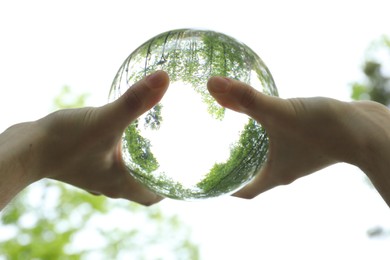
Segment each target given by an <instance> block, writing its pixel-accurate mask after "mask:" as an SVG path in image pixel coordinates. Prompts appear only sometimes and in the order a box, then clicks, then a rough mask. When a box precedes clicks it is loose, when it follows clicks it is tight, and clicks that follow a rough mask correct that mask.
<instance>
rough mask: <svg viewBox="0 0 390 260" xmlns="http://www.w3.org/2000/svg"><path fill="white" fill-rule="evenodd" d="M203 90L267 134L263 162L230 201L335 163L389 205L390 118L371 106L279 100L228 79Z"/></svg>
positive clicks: (386, 112) (324, 100)
mask: <svg viewBox="0 0 390 260" xmlns="http://www.w3.org/2000/svg"><path fill="white" fill-rule="evenodd" d="M208 88H209V91H210V92H211V94H212V95H213V96H214V98H216V100H217V101H218V102H219V103H220V104H221V105H222V106H225V107H227V108H230V109H233V110H235V111H238V112H242V113H246V114H248V115H249V116H251V117H252V118H254V119H255V120H257V121H258V122H260V123H261V124H262V125H263V126H264V127H265V129H266V131H267V133H268V135H269V138H270V148H269V154H268V160H267V162H266V164H265V166H264V167H263V169H262V170H261V172H260V174H259V175H258V176H257V177H256V178H255V180H254V181H253V182H252V183H250V184H249V185H247V186H246V187H244V188H243V189H242V190H240V191H238V192H237V193H236V194H235V196H238V197H243V198H253V197H255V196H257V195H258V194H260V193H262V192H264V191H266V190H268V189H271V188H273V187H275V186H278V185H282V184H289V183H291V182H293V181H294V180H296V179H298V178H300V177H303V176H305V175H308V174H311V173H313V172H315V171H317V170H319V169H322V168H324V167H327V166H329V165H332V164H334V163H337V162H347V163H350V164H353V165H356V166H358V167H359V168H360V169H362V170H363V171H364V172H365V173H366V174H367V176H368V177H369V178H370V180H371V181H372V182H373V184H374V186H375V187H376V188H377V189H378V191H379V192H380V194H381V195H382V197H383V198H384V200H385V201H386V202H387V204H388V205H390V173H389V169H390V112H389V110H388V109H387V108H386V107H384V106H382V105H380V104H378V103H375V102H341V101H338V100H334V99H329V98H320V97H318V98H295V99H281V98H277V97H270V96H267V95H264V94H262V93H260V92H258V91H256V90H255V89H253V88H252V87H250V86H248V85H246V84H244V83H241V82H238V81H235V80H231V79H225V78H220V77H215V78H212V79H211V80H210V81H209V83H208Z"/></svg>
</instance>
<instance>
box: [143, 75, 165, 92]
mask: <svg viewBox="0 0 390 260" xmlns="http://www.w3.org/2000/svg"><path fill="white" fill-rule="evenodd" d="M145 80H146V82H147V85H148V87H149V88H151V89H160V88H164V87H167V86H168V84H169V76H168V74H167V73H166V72H165V71H162V70H158V71H156V72H154V73H152V74H150V75H149V76H147V77H146V79H145Z"/></svg>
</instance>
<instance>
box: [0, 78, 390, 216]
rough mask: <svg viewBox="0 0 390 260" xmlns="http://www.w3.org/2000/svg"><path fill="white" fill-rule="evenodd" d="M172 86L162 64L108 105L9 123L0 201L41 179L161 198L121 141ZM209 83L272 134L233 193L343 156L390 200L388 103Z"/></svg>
mask: <svg viewBox="0 0 390 260" xmlns="http://www.w3.org/2000/svg"><path fill="white" fill-rule="evenodd" d="M168 85H169V78H168V75H167V74H166V73H165V72H162V71H158V72H156V73H155V74H152V75H150V76H148V77H146V78H145V79H143V80H141V81H140V82H138V83H136V84H135V85H133V86H132V87H131V88H130V89H129V90H128V91H126V93H124V94H123V95H122V96H121V97H120V98H119V99H118V100H116V101H114V102H112V103H110V104H107V105H105V106H102V107H98V108H92V107H88V108H82V109H68V110H60V111H57V112H54V113H52V114H49V115H48V116H46V117H44V118H42V119H39V120H37V121H33V122H26V123H21V124H17V125H14V126H12V127H10V128H8V129H7V130H5V131H4V132H3V133H2V134H0V209H2V208H3V207H4V206H5V205H7V203H8V202H9V201H10V200H11V199H12V198H13V197H14V196H15V195H16V194H17V193H19V192H20V191H21V190H22V189H24V188H25V187H27V186H28V185H30V184H31V183H33V182H36V181H38V180H40V179H43V178H51V179H55V180H58V181H62V182H65V183H69V184H71V185H73V186H76V187H79V188H82V189H84V190H86V191H89V192H91V193H93V194H102V195H105V196H108V197H111V198H124V199H127V200H131V201H135V202H138V203H140V204H143V205H152V204H154V203H156V202H158V201H160V200H161V199H162V198H161V197H159V196H158V195H156V194H154V193H152V192H151V191H149V190H148V189H146V188H145V187H143V186H142V185H140V184H139V183H138V182H137V181H135V180H134V179H133V178H132V177H131V175H130V174H128V170H127V169H126V167H125V165H124V163H123V161H122V158H121V152H120V147H121V145H120V140H121V136H122V133H123V131H124V130H125V128H126V127H127V126H128V125H129V124H130V123H131V122H133V121H134V120H135V119H136V118H138V117H139V116H140V115H141V114H142V113H144V112H146V111H147V110H149V109H150V108H152V107H153V106H154V105H155V104H157V103H158V102H159V101H160V100H161V98H162V97H163V95H164V93H165V92H166V90H167V88H168ZM208 89H209V91H210V93H211V95H212V96H213V97H214V98H215V99H216V100H217V102H219V103H220V104H221V105H222V106H224V107H226V108H228V109H232V110H235V111H237V112H241V113H245V114H247V115H249V116H251V117H252V118H254V119H255V120H256V121H258V122H259V123H260V124H262V125H263V126H264V128H265V129H266V131H267V134H268V136H269V139H270V147H269V154H268V158H267V161H266V163H265V165H264V167H263V168H262V169H261V170H260V172H259V174H258V175H257V177H256V178H255V179H254V180H253V181H252V182H251V183H249V184H248V185H247V186H245V187H244V188H243V189H242V190H240V191H238V192H237V193H235V194H234V196H237V197H240V198H247V199H250V198H254V197H256V196H257V195H259V194H261V193H262V192H265V191H267V190H269V189H272V188H274V187H276V186H278V185H285V184H289V183H291V182H293V181H295V180H296V179H298V178H301V177H303V176H306V175H308V174H311V173H314V172H316V171H317V170H320V169H322V168H324V167H327V166H329V165H332V164H335V163H338V162H346V163H350V164H353V165H356V166H357V167H359V168H360V169H362V171H363V172H365V173H366V174H367V176H368V177H369V178H370V180H371V181H372V183H373V184H374V186H375V187H376V188H377V190H378V191H379V193H380V194H381V195H382V197H383V198H384V200H385V201H386V202H387V204H388V205H389V206H390V174H389V173H388V169H389V167H390V165H389V164H390V162H389V160H388V158H390V112H389V110H388V109H387V108H386V107H384V106H382V105H380V104H378V103H375V102H367V101H364V102H363V101H359V102H342V101H338V100H334V99H330V98H323V97H316V98H294V99H282V98H278V97H272V96H267V95H264V94H262V93H260V92H258V91H256V90H255V89H253V88H252V87H250V86H248V85H246V84H244V83H242V82H239V81H235V80H232V79H227V78H221V77H213V78H211V79H210V80H209V82H208Z"/></svg>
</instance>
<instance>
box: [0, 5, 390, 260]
mask: <svg viewBox="0 0 390 260" xmlns="http://www.w3.org/2000/svg"><path fill="white" fill-rule="evenodd" d="M389 10H390V2H389V1H388V0H383V1H379V0H367V1H339V0H338V1H303V0H301V1H288V0H286V1H282V0H279V1H277V0H276V1H275V0H272V1H249V0H240V1H228V0H223V1H210V0H208V1H205V0H197V1H192V2H190V1H178V0H177V1H173V0H167V1H152V0H149V1H141V0H139V1H61V2H60V1H27V0H26V1H17V0H16V1H1V2H0V98H1V101H0V115H1V116H0V118H1V120H0V131H2V130H4V129H5V128H6V127H7V126H9V125H11V124H13V123H17V122H21V121H27V120H35V119H38V118H40V117H42V116H44V115H45V114H47V113H48V112H49V111H50V109H51V107H52V101H53V98H54V97H55V96H56V95H57V94H58V93H59V90H60V89H61V87H62V86H63V85H69V86H71V87H72V89H73V90H74V91H75V92H77V93H83V92H88V93H90V94H91V98H90V105H101V104H104V103H105V102H106V100H107V95H108V91H109V88H110V85H111V82H112V79H113V77H114V75H115V73H116V72H117V70H118V68H119V66H120V65H121V63H122V62H123V60H124V59H125V58H126V57H127V56H128V55H129V54H130V52H131V51H132V50H133V49H134V48H136V47H137V46H138V45H140V44H141V43H143V42H144V41H146V40H148V39H149V38H151V37H152V36H154V35H156V34H158V33H161V32H163V31H167V30H170V29H176V28H183V27H198V28H207V29H213V30H216V31H220V32H224V33H226V34H228V35H231V36H233V37H235V38H237V39H239V40H241V41H242V42H244V43H246V44H247V45H248V46H250V47H251V48H252V49H253V50H254V51H255V52H257V53H258V54H259V55H260V57H262V59H263V60H264V61H265V63H266V64H267V65H268V67H269V69H270V70H271V73H272V74H273V76H274V79H275V81H276V84H277V86H278V89H279V93H280V95H281V96H282V97H294V96H328V97H333V98H338V99H341V100H349V94H350V89H349V87H348V84H349V83H350V82H352V81H354V80H358V79H360V77H361V74H360V67H359V66H360V64H361V62H362V59H363V54H364V50H365V48H366V47H367V46H368V44H369V43H370V41H372V40H374V39H376V38H378V37H379V36H381V35H383V34H389V33H390V32H389V24H390V16H389ZM162 208H163V209H164V210H166V211H177V212H178V214H180V215H181V216H182V219H183V220H184V221H186V222H187V223H189V224H190V225H192V226H193V229H194V237H195V238H196V239H197V240H198V241H200V242H201V243H202V255H203V256H204V259H260V258H263V259H287V258H288V259H357V258H359V259H389V257H390V252H389V250H388V249H389V245H390V240H389V239H387V240H386V239H382V240H381V239H372V240H369V239H368V238H367V236H366V230H367V229H368V228H371V227H375V226H377V225H383V226H385V227H389V226H390V224H389V220H390V210H389V209H388V207H387V206H386V205H385V203H384V202H383V201H382V199H381V198H380V197H379V195H378V194H377V193H376V192H374V191H372V190H371V189H370V188H369V187H368V186H367V185H366V184H365V183H364V181H363V175H362V174H361V173H360V171H359V170H357V169H355V168H354V167H352V166H348V165H343V164H342V165H336V166H333V167H330V168H328V169H326V170H323V171H321V172H319V173H316V174H314V175H312V176H310V177H306V178H304V179H302V180H299V181H297V182H295V183H293V184H292V185H289V186H286V187H279V188H276V189H274V190H272V191H269V192H267V193H265V194H263V195H261V196H259V197H257V198H256V199H254V200H251V201H243V200H238V199H234V198H224V199H219V200H212V201H205V202H201V203H199V202H196V203H183V202H176V201H171V200H167V201H165V202H163V203H162Z"/></svg>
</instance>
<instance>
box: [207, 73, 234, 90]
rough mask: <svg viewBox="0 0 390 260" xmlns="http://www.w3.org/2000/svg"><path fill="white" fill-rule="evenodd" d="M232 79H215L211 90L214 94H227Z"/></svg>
mask: <svg viewBox="0 0 390 260" xmlns="http://www.w3.org/2000/svg"><path fill="white" fill-rule="evenodd" d="M229 85H230V79H228V78H224V77H215V78H213V79H212V81H211V84H210V86H209V87H210V90H211V91H212V92H214V93H221V94H222V93H226V92H227V91H228V90H229Z"/></svg>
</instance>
